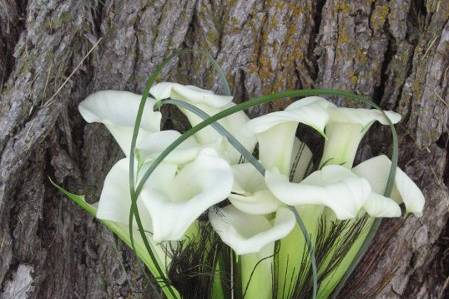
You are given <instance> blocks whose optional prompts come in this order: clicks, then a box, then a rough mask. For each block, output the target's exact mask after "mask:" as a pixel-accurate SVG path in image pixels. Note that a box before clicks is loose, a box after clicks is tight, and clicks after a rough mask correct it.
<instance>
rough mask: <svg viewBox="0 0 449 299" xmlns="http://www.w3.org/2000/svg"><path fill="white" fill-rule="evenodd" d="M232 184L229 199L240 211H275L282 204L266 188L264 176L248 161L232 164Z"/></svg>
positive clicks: (262, 212) (254, 212)
mask: <svg viewBox="0 0 449 299" xmlns="http://www.w3.org/2000/svg"><path fill="white" fill-rule="evenodd" d="M232 170H233V173H234V186H233V188H232V193H231V195H229V201H230V202H231V203H232V205H233V206H234V207H236V208H237V209H239V210H240V211H242V212H244V213H248V214H253V215H265V214H269V213H273V212H275V211H276V210H277V209H278V207H279V206H280V205H281V204H282V203H281V202H280V201H279V200H278V199H277V198H276V197H275V196H274V195H273V193H271V191H270V190H268V188H267V186H266V185H265V181H264V177H263V176H262V175H261V174H260V173H259V172H258V171H257V170H256V169H255V168H254V166H253V165H252V164H250V163H244V164H237V165H234V166H232Z"/></svg>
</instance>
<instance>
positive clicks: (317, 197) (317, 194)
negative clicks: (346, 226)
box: [265, 165, 371, 220]
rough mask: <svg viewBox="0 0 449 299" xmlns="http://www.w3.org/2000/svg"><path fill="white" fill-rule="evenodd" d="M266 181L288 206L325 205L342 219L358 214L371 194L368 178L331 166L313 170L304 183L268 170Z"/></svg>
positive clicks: (271, 189)
mask: <svg viewBox="0 0 449 299" xmlns="http://www.w3.org/2000/svg"><path fill="white" fill-rule="evenodd" d="M265 182H266V184H267V186H268V188H269V189H270V191H271V192H273V194H274V195H275V196H276V197H277V198H279V200H281V201H282V202H284V203H286V204H288V205H294V206H298V205H324V206H327V207H329V208H331V209H332V210H333V211H334V212H335V214H336V216H337V218H338V219H341V220H343V219H350V218H354V217H356V216H357V213H358V211H359V210H360V208H361V207H363V205H364V204H365V202H366V200H367V198H368V196H369V195H370V193H371V188H370V185H369V183H368V181H367V180H366V179H363V178H360V177H358V176H356V175H355V174H353V173H352V172H351V171H350V170H348V169H346V168H344V167H341V166H338V165H328V166H325V167H323V168H322V169H321V170H318V171H315V172H313V173H312V174H311V175H309V176H308V177H306V178H305V179H304V180H303V181H302V182H300V183H291V182H289V180H288V177H287V176H285V175H282V174H281V173H280V172H279V171H277V170H276V169H274V170H273V171H267V173H266V174H265Z"/></svg>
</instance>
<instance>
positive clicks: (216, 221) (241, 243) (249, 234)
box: [209, 205, 296, 255]
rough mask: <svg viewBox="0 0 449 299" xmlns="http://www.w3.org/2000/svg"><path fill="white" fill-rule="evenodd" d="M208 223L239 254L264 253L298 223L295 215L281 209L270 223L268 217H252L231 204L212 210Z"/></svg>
mask: <svg viewBox="0 0 449 299" xmlns="http://www.w3.org/2000/svg"><path fill="white" fill-rule="evenodd" d="M209 220H210V222H211V224H212V226H213V228H214V229H215V231H216V232H217V233H218V235H219V236H220V237H221V239H222V240H223V242H224V243H226V244H227V245H229V246H230V247H231V248H232V249H233V250H234V251H235V252H236V253H237V254H239V255H243V254H249V253H255V252H259V251H261V250H262V249H263V248H264V247H265V246H267V245H270V244H272V243H273V242H274V241H276V240H279V239H282V238H284V237H285V236H287V235H288V233H289V232H290V231H291V230H292V229H293V227H294V226H295V224H296V222H295V216H294V215H293V213H292V212H291V211H290V210H288V209H287V208H282V207H281V208H279V209H278V210H277V212H276V217H275V219H274V221H271V222H270V221H269V220H268V219H267V218H266V217H265V216H261V215H249V214H246V213H243V212H241V211H239V210H238V209H236V208H235V207H233V206H232V205H229V206H227V207H225V208H223V209H210V210H209Z"/></svg>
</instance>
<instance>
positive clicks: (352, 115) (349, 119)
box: [328, 107, 401, 127]
mask: <svg viewBox="0 0 449 299" xmlns="http://www.w3.org/2000/svg"><path fill="white" fill-rule="evenodd" d="M328 111H329V114H330V119H329V122H340V123H353V124H359V125H361V126H362V127H366V126H369V125H370V124H372V123H373V122H375V121H378V122H380V123H381V124H383V125H388V121H387V119H386V117H385V116H384V114H383V113H382V112H380V111H379V110H376V109H363V108H346V107H333V108H329V109H328ZM385 114H386V115H387V116H388V118H389V119H390V121H391V122H392V123H393V124H395V123H398V122H399V121H400V120H401V115H400V114H398V113H396V112H394V111H385Z"/></svg>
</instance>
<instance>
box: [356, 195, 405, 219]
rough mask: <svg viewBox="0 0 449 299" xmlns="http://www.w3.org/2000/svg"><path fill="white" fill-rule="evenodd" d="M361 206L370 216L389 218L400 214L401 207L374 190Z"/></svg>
mask: <svg viewBox="0 0 449 299" xmlns="http://www.w3.org/2000/svg"><path fill="white" fill-rule="evenodd" d="M363 208H364V209H365V211H366V212H367V213H368V214H369V215H370V216H372V217H385V218H390V217H400V216H401V208H400V207H399V205H398V204H397V203H396V202H395V201H394V200H392V199H391V198H388V197H385V196H382V195H380V194H377V193H375V192H372V193H371V194H370V195H369V196H368V199H367V200H366V202H365V204H364V205H363Z"/></svg>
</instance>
